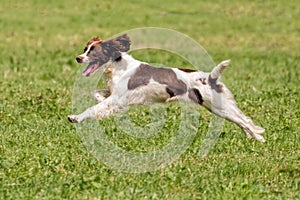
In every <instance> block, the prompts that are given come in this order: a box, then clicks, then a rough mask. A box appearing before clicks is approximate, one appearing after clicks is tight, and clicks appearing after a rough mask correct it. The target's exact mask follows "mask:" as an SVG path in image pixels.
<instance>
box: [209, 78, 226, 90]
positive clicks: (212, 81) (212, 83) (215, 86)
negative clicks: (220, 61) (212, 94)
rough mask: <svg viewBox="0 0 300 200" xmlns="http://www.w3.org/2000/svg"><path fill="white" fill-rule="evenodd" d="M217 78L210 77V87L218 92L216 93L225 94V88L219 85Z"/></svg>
mask: <svg viewBox="0 0 300 200" xmlns="http://www.w3.org/2000/svg"><path fill="white" fill-rule="evenodd" d="M217 80H218V79H217V78H215V79H214V78H211V76H210V75H209V76H208V84H209V85H210V87H211V89H213V90H216V92H218V93H221V92H223V86H222V85H220V84H217Z"/></svg>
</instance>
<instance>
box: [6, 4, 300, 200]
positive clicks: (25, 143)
mask: <svg viewBox="0 0 300 200" xmlns="http://www.w3.org/2000/svg"><path fill="white" fill-rule="evenodd" d="M299 13H300V7H299V6H298V2H297V1H283V0H280V1H258V0H255V1H246V0H243V1H241V0H239V1H238V0H232V1H218V0H217V1H196V0H186V1H173V0H165V1H158V0H153V1H146V0H140V1H138V0H129V1H121V0H110V1H95V0H91V1H82V0H79V1H70V0H65V1H52V0H49V1H34V0H24V1H17V0H9V1H8V0H4V1H2V3H1V4H0V41H1V42H0V49H1V51H0V55H1V59H0V72H1V74H0V75H1V76H0V134H1V145H0V199H300V142H299V141H300V136H299V132H300V100H299V97H300V94H299V93H300V92H299V83H300V74H299V69H300V68H299V61H300V54H299V52H300V46H299V44H300V26H299V21H300V14H299ZM141 27H162V28H168V29H172V30H176V31H178V32H181V33H183V34H185V35H188V36H189V37H191V38H192V39H194V40H195V41H197V42H198V43H199V44H201V45H202V46H203V48H205V49H206V51H207V52H208V54H209V55H210V56H211V58H212V59H213V60H214V62H215V63H218V62H220V61H222V60H225V59H231V66H230V67H229V68H228V69H226V71H225V72H224V75H223V77H222V80H223V82H224V83H225V84H226V85H227V86H228V88H230V90H231V91H232V92H233V94H234V95H235V98H236V100H237V102H238V105H239V107H240V108H241V109H242V110H243V111H244V112H245V113H246V114H247V115H248V116H250V117H251V118H252V119H253V120H254V122H255V123H256V124H258V125H261V126H262V127H264V128H265V129H266V132H265V133H264V137H265V138H266V140H267V141H266V142H265V143H259V142H257V141H254V140H249V139H247V138H246V137H245V136H244V134H243V133H242V131H241V130H240V129H239V128H238V127H237V126H235V125H233V124H231V123H228V122H225V124H224V127H223V131H222V133H221V135H220V137H219V138H218V140H217V142H216V144H215V146H214V147H213V148H212V149H211V151H210V152H209V154H208V155H207V156H206V157H205V158H200V157H199V149H200V148H201V146H202V142H203V139H204V136H205V133H206V132H207V131H208V129H209V123H210V121H211V114H210V113H208V112H207V111H206V110H205V109H203V108H199V109H196V110H197V112H199V113H200V117H198V118H199V123H198V125H199V126H198V127H197V129H196V130H194V131H191V133H190V134H192V135H194V139H193V140H192V142H191V144H190V145H189V147H188V148H187V150H185V151H184V152H183V154H182V155H181V156H180V157H179V158H178V159H177V160H176V161H174V162H173V163H172V164H170V165H166V166H164V167H162V168H159V169H157V170H155V171H147V172H144V173H130V172H124V171H120V170H117V169H114V168H112V167H110V166H109V165H107V164H105V161H103V160H101V159H100V160H99V159H97V158H96V157H95V156H94V154H93V153H91V151H90V149H89V148H88V147H87V146H86V145H85V143H86V141H84V139H83V138H84V137H83V136H82V135H81V134H80V133H79V131H78V128H77V129H76V126H75V125H74V124H71V123H69V122H68V120H67V118H66V116H67V115H68V114H71V113H73V107H72V105H73V104H72V101H73V102H74V98H73V88H74V84H75V83H76V80H77V79H76V78H77V75H78V73H79V72H80V71H79V70H80V69H82V67H83V66H81V65H79V64H77V63H76V61H75V57H76V56H77V55H78V54H80V53H82V50H83V48H84V45H85V43H86V42H87V40H88V39H89V38H90V37H93V36H96V35H98V36H101V37H102V38H104V39H106V38H110V37H112V36H114V35H116V34H119V33H120V32H124V31H128V30H130V29H133V28H141ZM132 55H134V57H135V58H137V59H139V60H143V61H147V62H150V63H162V64H164V65H167V66H175V67H189V64H188V63H187V61H185V60H183V59H182V58H180V57H178V56H176V55H173V54H170V53H167V52H164V51H161V50H141V51H134V52H132ZM99 85H100V86H101V82H100V83H99ZM87 92H89V91H87ZM87 101H89V102H90V103H91V104H92V101H91V99H88V100H87ZM165 108H166V109H167V111H166V112H165V114H166V116H167V117H165V126H164V128H163V129H162V130H161V131H160V132H159V133H158V134H156V133H154V134H155V137H150V138H138V137H136V135H134V133H131V134H129V135H128V134H127V133H126V132H124V131H122V130H121V129H120V128H119V127H118V126H116V121H115V120H114V118H109V119H106V120H104V121H101V122H99V124H96V125H99V126H101V127H103V130H104V131H105V132H104V133H105V135H106V137H107V138H108V139H109V140H110V141H112V142H113V143H114V144H116V145H117V146H118V147H120V148H122V149H124V150H126V151H129V152H143V153H144V152H150V151H153V149H161V148H163V147H164V146H165V145H166V144H168V143H169V141H170V140H171V138H172V137H173V136H174V135H176V130H177V129H178V124H179V123H180V120H181V119H180V114H179V113H180V108H178V104H176V102H175V103H171V104H169V105H166V107H165ZM151 109H153V108H151V107H150V108H149V107H133V108H132V109H130V110H129V111H128V113H126V114H128V115H129V117H130V118H131V119H132V121H134V122H135V123H137V124H140V125H145V124H147V123H149V121H151V116H150V117H149V113H150V114H151V112H150V110H151ZM178 116H179V117H178ZM119 117H122V114H120V115H119ZM156 118H157V117H156ZM187 132H189V131H187ZM95 137H96V136H95ZM100 148H101V147H100Z"/></svg>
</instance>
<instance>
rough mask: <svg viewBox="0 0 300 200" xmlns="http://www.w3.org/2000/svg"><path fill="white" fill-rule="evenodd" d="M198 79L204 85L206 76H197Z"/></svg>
mask: <svg viewBox="0 0 300 200" xmlns="http://www.w3.org/2000/svg"><path fill="white" fill-rule="evenodd" d="M198 81H201V83H202V84H203V85H206V78H199V79H198Z"/></svg>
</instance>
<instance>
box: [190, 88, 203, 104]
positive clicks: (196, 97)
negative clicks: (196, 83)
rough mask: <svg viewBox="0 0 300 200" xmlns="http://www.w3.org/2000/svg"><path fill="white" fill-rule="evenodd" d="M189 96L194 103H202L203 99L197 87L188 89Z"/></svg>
mask: <svg viewBox="0 0 300 200" xmlns="http://www.w3.org/2000/svg"><path fill="white" fill-rule="evenodd" d="M189 98H190V99H191V100H193V101H194V102H195V103H198V104H202V103H203V99H202V96H201V94H200V92H199V90H198V89H196V88H191V89H189Z"/></svg>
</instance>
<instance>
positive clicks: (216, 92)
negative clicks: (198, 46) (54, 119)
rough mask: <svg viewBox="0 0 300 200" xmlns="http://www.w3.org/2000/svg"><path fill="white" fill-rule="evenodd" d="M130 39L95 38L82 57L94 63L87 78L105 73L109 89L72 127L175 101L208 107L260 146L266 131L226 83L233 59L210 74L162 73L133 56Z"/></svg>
mask: <svg viewBox="0 0 300 200" xmlns="http://www.w3.org/2000/svg"><path fill="white" fill-rule="evenodd" d="M130 43H131V42H130V38H129V37H128V35H126V34H124V35H121V36H118V37H116V38H113V39H109V40H105V41H102V40H101V39H100V38H99V37H94V38H92V39H90V40H89V41H88V43H87V45H86V47H85V49H84V53H83V54H81V55H79V56H77V57H76V61H77V62H78V63H88V66H87V67H86V69H85V70H84V71H83V73H82V75H83V76H91V75H92V74H94V73H95V72H96V71H98V70H101V71H102V73H103V78H104V80H105V82H106V85H107V89H105V90H96V91H94V93H93V96H94V98H95V100H96V101H97V104H96V105H94V106H92V107H90V108H88V109H87V110H85V111H84V112H83V113H81V114H78V115H69V116H68V119H69V121H70V122H72V123H80V122H82V121H84V120H85V119H98V120H101V119H103V118H105V117H108V116H110V115H112V114H113V113H117V112H120V111H122V110H124V109H125V108H126V107H128V106H130V105H137V104H144V105H146V104H147V105H149V104H153V103H157V102H170V101H174V100H179V101H187V102H191V103H196V104H199V105H202V106H204V107H205V108H207V109H208V110H209V111H211V112H213V113H214V114H216V115H218V116H220V117H222V118H225V119H227V120H229V121H231V122H233V123H235V124H237V125H238V126H239V127H240V128H241V129H242V130H243V131H244V133H245V135H246V136H247V137H248V138H254V139H256V140H258V141H260V142H264V141H265V139H264V137H263V136H261V134H262V133H263V132H264V131H265V130H264V129H263V128H262V127H260V126H256V125H255V124H254V123H253V121H252V120H251V119H250V118H249V117H247V116H246V115H245V114H244V113H243V112H242V111H241V110H240V109H239V108H238V107H237V105H236V102H235V100H234V97H233V95H232V93H231V92H230V91H229V89H227V87H226V86H225V85H224V84H223V83H222V82H221V81H220V76H221V74H222V72H223V70H224V69H225V68H226V67H227V66H228V65H229V63H230V60H225V61H223V62H221V63H220V64H218V65H217V66H216V67H214V68H213V70H212V71H211V72H210V73H205V72H202V71H197V70H192V69H180V68H160V67H154V66H151V65H150V64H148V63H146V62H141V61H138V60H136V59H134V58H133V57H132V56H130V55H128V54H127V53H126V52H128V51H129V49H130Z"/></svg>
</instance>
